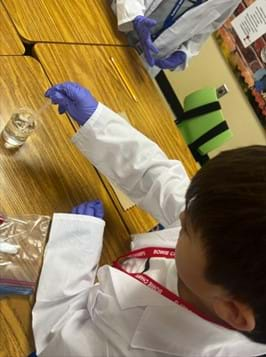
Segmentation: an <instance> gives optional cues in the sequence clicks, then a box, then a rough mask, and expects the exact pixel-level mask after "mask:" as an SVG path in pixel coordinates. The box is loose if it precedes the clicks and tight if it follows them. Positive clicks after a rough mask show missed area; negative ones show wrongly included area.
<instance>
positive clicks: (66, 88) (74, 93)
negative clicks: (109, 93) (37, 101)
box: [45, 82, 98, 125]
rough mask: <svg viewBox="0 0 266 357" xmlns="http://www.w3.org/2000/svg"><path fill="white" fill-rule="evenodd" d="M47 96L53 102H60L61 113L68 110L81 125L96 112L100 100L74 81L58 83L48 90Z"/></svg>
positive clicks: (59, 109)
mask: <svg viewBox="0 0 266 357" xmlns="http://www.w3.org/2000/svg"><path fill="white" fill-rule="evenodd" d="M45 96H46V97H48V98H50V99H51V101H52V103H53V104H58V106H59V108H58V111H59V114H63V113H65V112H67V113H68V114H70V115H71V117H72V118H73V119H75V120H76V121H77V122H78V123H79V124H80V125H83V124H84V123H85V122H86V121H87V120H88V119H89V118H90V117H91V116H92V114H93V113H94V112H95V110H96V108H97V106H98V102H97V101H96V100H95V99H94V97H93V96H92V95H91V94H90V92H89V91H88V90H87V89H86V88H84V87H82V86H81V85H79V84H78V83H74V82H64V83H60V84H57V85H55V86H53V87H51V88H49V89H48V90H47V92H46V93H45Z"/></svg>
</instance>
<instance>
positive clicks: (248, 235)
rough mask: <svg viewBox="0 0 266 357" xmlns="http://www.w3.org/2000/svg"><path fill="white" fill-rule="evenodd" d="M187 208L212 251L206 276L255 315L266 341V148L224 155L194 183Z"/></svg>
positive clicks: (256, 336)
mask: <svg viewBox="0 0 266 357" xmlns="http://www.w3.org/2000/svg"><path fill="white" fill-rule="evenodd" d="M186 210H187V213H188V216H189V219H190V221H191V224H192V227H193V229H195V230H197V231H198V232H199V233H200V237H201V239H202V241H203V243H204V247H205V248H206V253H207V269H206V278H207V280H208V281H209V282H211V283H213V284H218V285H220V286H223V287H224V288H225V289H226V290H227V291H229V292H230V293H231V294H232V295H233V296H234V297H235V298H237V299H239V300H240V301H242V302H244V303H246V304H247V305H248V306H250V307H251V308H252V310H253V312H254V315H255V319H256V328H255V329H254V330H253V331H252V332H250V333H248V334H246V333H245V334H246V335H247V336H248V337H250V338H251V339H252V340H254V341H257V342H261V343H266V146H249V147H244V148H240V149H235V150H230V151H226V152H223V153H221V154H220V155H218V156H217V157H215V158H214V159H212V160H210V161H209V162H208V163H207V164H206V165H205V166H203V168H202V169H201V170H200V171H199V172H198V173H197V174H196V175H195V177H194V178H193V179H192V182H191V184H190V187H189V189H188V191H187V194H186Z"/></svg>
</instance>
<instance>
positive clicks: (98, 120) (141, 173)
mask: <svg viewBox="0 0 266 357" xmlns="http://www.w3.org/2000/svg"><path fill="white" fill-rule="evenodd" d="M73 141H74V143H75V144H76V146H77V147H78V148H79V149H80V151H81V152H82V153H83V154H84V155H85V156H86V157H87V158H88V160H90V161H91V162H92V163H93V165H94V166H95V167H96V168H97V169H98V170H99V171H100V172H101V173H103V174H104V175H106V176H107V177H108V178H109V179H110V180H111V182H113V183H115V184H116V185H117V186H118V187H120V189H121V190H122V191H123V192H124V193H125V194H126V195H128V196H129V197H130V198H131V199H132V200H133V201H134V202H136V203H137V204H139V205H140V206H141V207H142V208H144V209H145V210H146V211H148V212H149V213H151V214H152V215H153V216H154V217H155V218H157V219H158V220H159V222H161V223H162V224H163V225H164V226H168V227H169V226H172V225H174V224H175V223H176V221H177V219H178V217H179V213H180V211H181V210H182V209H183V208H184V204H185V193H186V190H187V187H188V185H189V178H188V176H187V174H186V172H185V169H184V167H183V165H182V163H181V162H180V161H178V160H169V159H168V158H167V157H166V155H165V154H164V152H163V151H162V150H161V149H160V148H159V147H158V145H156V144H155V143H154V142H152V141H151V140H149V139H148V138H147V137H145V136H144V135H143V134H141V133H140V132H139V131H137V130H136V129H134V128H133V127H132V126H131V125H130V124H129V123H128V122H127V121H126V120H124V119H123V118H121V117H120V116H119V115H118V114H116V113H114V112H113V111H111V110H110V109H108V108H107V107H105V106H104V105H102V104H99V105H98V108H97V109H96V111H95V113H94V114H93V116H92V117H91V118H90V119H89V120H88V121H87V123H86V124H85V125H84V126H83V127H82V128H81V129H80V130H79V132H78V133H77V134H76V136H75V137H74V138H73Z"/></svg>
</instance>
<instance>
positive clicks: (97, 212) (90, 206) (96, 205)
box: [71, 200, 104, 219]
mask: <svg viewBox="0 0 266 357" xmlns="http://www.w3.org/2000/svg"><path fill="white" fill-rule="evenodd" d="M71 213H74V214H83V215H86V216H92V217H97V218H101V219H103V217H104V208H103V204H102V202H101V201H100V200H95V201H87V202H83V203H81V204H80V205H78V206H75V207H73V208H72V211H71Z"/></svg>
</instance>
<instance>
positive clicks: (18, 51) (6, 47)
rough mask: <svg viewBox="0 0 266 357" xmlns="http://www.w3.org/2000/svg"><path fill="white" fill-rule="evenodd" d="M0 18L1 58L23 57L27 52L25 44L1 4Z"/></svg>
mask: <svg viewBox="0 0 266 357" xmlns="http://www.w3.org/2000/svg"><path fill="white" fill-rule="evenodd" d="M0 16H1V20H0V56H2V55H22V54H23V53H24V50H25V49H24V46H23V43H22V41H21V40H20V38H19V35H18V33H17V31H16V29H15V26H14V25H13V24H12V22H11V20H10V18H9V16H8V13H7V12H6V10H5V8H4V6H3V4H2V3H1V2H0Z"/></svg>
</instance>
